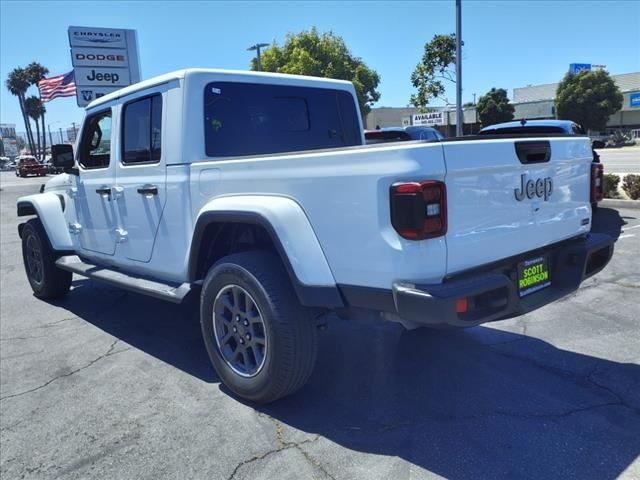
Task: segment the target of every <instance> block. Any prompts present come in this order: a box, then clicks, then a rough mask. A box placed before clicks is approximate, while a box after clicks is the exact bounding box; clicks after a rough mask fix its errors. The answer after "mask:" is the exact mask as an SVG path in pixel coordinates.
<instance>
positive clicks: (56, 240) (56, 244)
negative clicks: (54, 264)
mask: <svg viewBox="0 0 640 480" xmlns="http://www.w3.org/2000/svg"><path fill="white" fill-rule="evenodd" d="M64 208H65V201H64V197H63V196H62V195H59V194H56V193H51V192H49V193H38V194H35V195H28V196H25V197H21V198H19V199H18V202H17V210H18V217H24V216H28V215H36V216H37V217H38V218H39V219H40V222H41V223H42V226H43V227H44V230H45V232H46V233H47V238H48V239H49V243H50V244H51V248H52V249H53V250H56V251H70V250H73V249H74V245H73V241H72V240H71V235H70V234H69V227H68V225H67V221H66V219H65V216H64ZM18 234H19V235H22V226H18Z"/></svg>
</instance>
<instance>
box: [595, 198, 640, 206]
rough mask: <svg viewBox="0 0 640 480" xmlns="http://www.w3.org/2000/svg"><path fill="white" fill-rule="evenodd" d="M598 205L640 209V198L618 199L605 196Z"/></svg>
mask: <svg viewBox="0 0 640 480" xmlns="http://www.w3.org/2000/svg"><path fill="white" fill-rule="evenodd" d="M598 205H599V206H603V207H609V208H635V209H640V200H616V199H613V198H605V199H603V200H602V201H601V202H599V203H598Z"/></svg>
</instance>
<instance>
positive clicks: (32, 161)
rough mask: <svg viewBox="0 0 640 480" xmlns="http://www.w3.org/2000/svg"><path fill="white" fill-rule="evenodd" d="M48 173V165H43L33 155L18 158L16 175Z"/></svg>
mask: <svg viewBox="0 0 640 480" xmlns="http://www.w3.org/2000/svg"><path fill="white" fill-rule="evenodd" d="M46 174H47V166H46V165H42V164H41V163H39V162H38V160H36V157H33V156H31V155H22V156H20V157H18V158H16V176H17V177H26V176H28V175H36V176H38V177H44V176H45V175H46Z"/></svg>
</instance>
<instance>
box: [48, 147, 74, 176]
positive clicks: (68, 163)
mask: <svg viewBox="0 0 640 480" xmlns="http://www.w3.org/2000/svg"><path fill="white" fill-rule="evenodd" d="M51 164H52V165H53V166H54V167H56V168H62V169H65V170H66V169H69V168H73V167H74V165H75V161H74V160H73V147H72V146H71V145H66V144H60V145H52V146H51Z"/></svg>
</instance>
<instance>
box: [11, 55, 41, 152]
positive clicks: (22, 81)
mask: <svg viewBox="0 0 640 480" xmlns="http://www.w3.org/2000/svg"><path fill="white" fill-rule="evenodd" d="M6 85H7V89H8V90H9V91H10V92H11V93H12V94H13V95H15V96H16V97H18V102H19V103H20V111H21V112H22V119H23V120H24V127H25V130H26V133H27V141H28V142H29V149H30V150H31V152H32V153H33V152H35V144H34V142H33V132H32V131H31V123H29V117H27V112H26V111H25V106H24V95H25V93H27V89H28V88H29V85H30V83H29V77H28V76H27V72H26V70H25V69H24V68H20V67H18V68H14V69H13V70H12V71H11V72H9V76H8V77H7V82H6Z"/></svg>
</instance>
